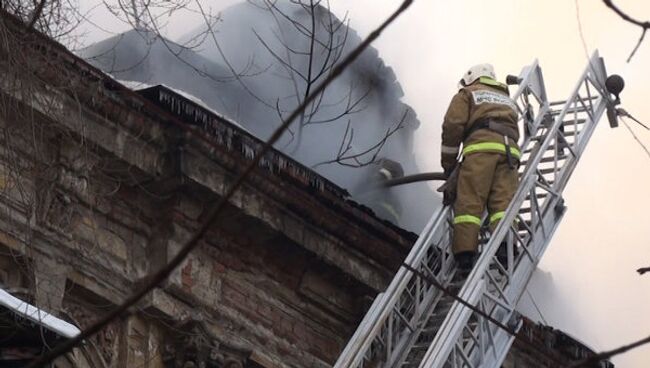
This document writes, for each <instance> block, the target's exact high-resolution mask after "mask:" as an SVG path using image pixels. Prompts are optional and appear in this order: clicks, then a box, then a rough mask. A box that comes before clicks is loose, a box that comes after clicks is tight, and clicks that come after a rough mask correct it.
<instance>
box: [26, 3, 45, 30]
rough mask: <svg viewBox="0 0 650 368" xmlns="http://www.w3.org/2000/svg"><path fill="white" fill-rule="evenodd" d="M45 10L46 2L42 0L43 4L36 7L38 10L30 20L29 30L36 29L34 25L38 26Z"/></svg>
mask: <svg viewBox="0 0 650 368" xmlns="http://www.w3.org/2000/svg"><path fill="white" fill-rule="evenodd" d="M43 8H45V0H41V2H40V3H38V5H37V6H36V9H35V10H34V15H33V16H32V20H30V21H29V24H27V29H32V28H33V27H34V24H36V22H37V21H38V19H39V18H40V17H41V15H42V14H43Z"/></svg>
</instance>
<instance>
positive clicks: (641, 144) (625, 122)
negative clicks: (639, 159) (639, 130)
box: [621, 117, 650, 158]
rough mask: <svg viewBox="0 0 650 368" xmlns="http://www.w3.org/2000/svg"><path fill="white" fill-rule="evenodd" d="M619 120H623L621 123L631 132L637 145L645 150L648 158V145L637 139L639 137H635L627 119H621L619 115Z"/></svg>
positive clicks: (649, 154)
mask: <svg viewBox="0 0 650 368" xmlns="http://www.w3.org/2000/svg"><path fill="white" fill-rule="evenodd" d="M621 121H622V122H623V125H625V127H626V128H627V130H629V131H630V133H631V134H632V137H634V139H635V140H636V141H637V143H639V145H640V146H641V148H643V150H644V151H645V153H646V155H648V158H650V150H648V147H646V145H645V144H643V142H641V140H640V139H639V137H637V135H636V134H635V133H634V131H633V130H632V128H630V126H629V125H628V123H627V121H625V119H623V118H622V117H621Z"/></svg>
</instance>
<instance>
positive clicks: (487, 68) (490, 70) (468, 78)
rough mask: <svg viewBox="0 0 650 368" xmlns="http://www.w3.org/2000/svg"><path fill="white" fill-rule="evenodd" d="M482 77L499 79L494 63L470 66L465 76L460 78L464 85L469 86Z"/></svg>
mask: <svg viewBox="0 0 650 368" xmlns="http://www.w3.org/2000/svg"><path fill="white" fill-rule="evenodd" d="M481 77H490V78H492V79H497V77H496V74H495V73H494V67H493V66H492V64H478V65H474V66H473V67H471V68H469V70H468V71H467V73H465V74H464V75H463V78H462V79H461V80H460V83H461V85H463V86H469V85H470V84H472V83H474V81H476V80H477V79H479V78H481Z"/></svg>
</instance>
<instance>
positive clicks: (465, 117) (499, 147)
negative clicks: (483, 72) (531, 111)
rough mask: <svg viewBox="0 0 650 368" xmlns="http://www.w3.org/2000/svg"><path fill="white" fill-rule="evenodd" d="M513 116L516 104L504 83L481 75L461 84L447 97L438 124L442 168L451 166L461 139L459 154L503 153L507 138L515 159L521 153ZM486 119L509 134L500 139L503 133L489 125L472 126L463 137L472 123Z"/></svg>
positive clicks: (449, 168)
mask: <svg viewBox="0 0 650 368" xmlns="http://www.w3.org/2000/svg"><path fill="white" fill-rule="evenodd" d="M517 116H518V113H517V106H516V105H515V103H514V101H512V99H510V97H509V95H508V86H506V85H505V84H502V83H499V82H497V81H495V80H494V79H491V78H487V77H481V78H480V79H479V80H477V81H476V82H474V83H472V84H471V85H469V86H467V87H464V88H462V89H461V90H460V91H458V93H457V94H456V95H455V96H454V97H453V99H452V100H451V103H450V105H449V109H448V110H447V113H446V114H445V120H444V122H443V124H442V149H441V161H442V168H443V169H444V170H445V171H450V170H451V169H453V167H454V165H456V160H457V157H458V153H459V149H460V144H461V143H463V152H462V154H463V155H464V156H467V155H470V154H472V153H475V152H498V153H503V154H505V153H506V146H505V143H506V142H507V143H508V144H509V146H510V152H511V154H512V156H513V157H514V158H515V159H519V157H520V155H521V153H520V151H519V148H518V147H517V140H518V139H519V132H518V129H517ZM486 119H488V120H493V121H495V122H496V123H498V124H500V125H501V126H502V128H503V129H505V130H507V131H508V132H509V134H508V136H509V138H508V139H504V134H501V133H497V132H495V131H492V130H489V129H479V130H476V131H474V132H472V133H471V134H470V135H469V136H468V137H466V134H467V133H468V132H470V131H471V130H472V126H473V125H474V124H475V123H477V122H479V121H485V120H486ZM463 140H465V141H464V142H463Z"/></svg>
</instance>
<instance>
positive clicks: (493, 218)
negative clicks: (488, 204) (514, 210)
mask: <svg viewBox="0 0 650 368" xmlns="http://www.w3.org/2000/svg"><path fill="white" fill-rule="evenodd" d="M505 215H506V211H499V212H496V213H495V214H493V215H492V216H490V223H493V222H495V221H499V220H501V219H502V218H503V216H505Z"/></svg>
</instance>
